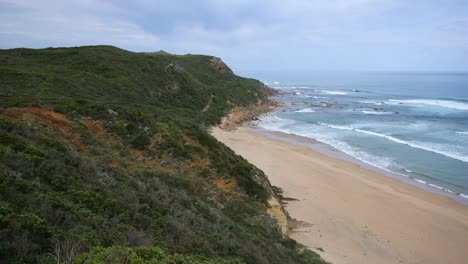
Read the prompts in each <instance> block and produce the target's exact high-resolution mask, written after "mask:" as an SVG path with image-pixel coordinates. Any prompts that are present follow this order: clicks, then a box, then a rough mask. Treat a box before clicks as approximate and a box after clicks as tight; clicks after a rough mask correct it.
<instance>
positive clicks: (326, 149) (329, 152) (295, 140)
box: [245, 123, 468, 206]
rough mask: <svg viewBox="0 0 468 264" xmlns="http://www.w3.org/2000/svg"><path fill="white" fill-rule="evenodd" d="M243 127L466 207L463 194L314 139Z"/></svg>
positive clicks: (248, 124)
mask: <svg viewBox="0 0 468 264" xmlns="http://www.w3.org/2000/svg"><path fill="white" fill-rule="evenodd" d="M245 125H246V126H249V127H251V128H252V130H253V131H255V132H256V133H259V134H262V135H264V136H266V137H269V138H272V139H276V140H280V141H286V142H289V143H292V144H296V145H301V146H305V147H308V148H310V149H311V150H313V151H315V152H319V153H321V154H323V155H326V156H328V157H331V158H336V159H340V160H344V161H348V162H351V163H354V164H356V165H359V166H361V167H363V168H366V169H368V170H372V171H374V172H377V173H379V174H382V175H385V176H387V177H391V178H393V179H395V180H397V181H400V182H402V183H405V184H409V185H411V186H414V187H416V188H418V189H421V190H424V191H427V192H430V193H433V194H437V195H442V196H447V197H449V198H451V199H452V200H454V201H456V202H457V203H460V204H462V205H465V206H468V197H466V198H465V197H462V195H463V196H466V195H464V194H458V193H455V192H453V191H451V190H448V189H445V188H442V187H439V186H436V185H433V184H430V183H428V182H424V181H422V180H419V179H417V178H414V177H412V176H408V175H403V174H400V173H396V172H393V171H390V170H386V169H384V168H380V167H377V166H375V165H373V164H369V163H367V162H365V161H362V160H359V159H357V158H355V157H353V156H351V155H349V154H347V153H344V152H342V151H340V150H338V149H336V148H334V147H333V146H330V145H328V144H326V143H323V142H320V141H318V140H316V139H313V138H308V137H303V136H299V135H294V134H288V133H284V132H280V131H272V130H268V129H265V128H262V127H259V126H256V125H254V124H252V123H246V124H245Z"/></svg>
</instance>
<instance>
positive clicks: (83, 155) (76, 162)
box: [0, 46, 323, 263]
mask: <svg viewBox="0 0 468 264" xmlns="http://www.w3.org/2000/svg"><path fill="white" fill-rule="evenodd" d="M213 61H215V62H216V65H214V64H213ZM223 65H224V64H223V63H221V62H220V61H219V60H213V58H212V57H209V56H201V55H184V56H176V55H170V54H168V53H165V52H159V53H133V52H128V51H125V50H121V49H118V48H115V47H110V46H93V47H79V48H57V49H41V50H31V49H13V50H3V51H0V98H1V100H0V262H3V261H4V262H11V263H323V261H322V260H321V259H320V258H319V257H318V255H317V254H315V253H314V252H312V251H309V250H307V249H305V248H303V247H302V246H301V245H299V244H297V243H296V242H295V241H294V240H292V239H289V238H287V237H284V236H283V235H282V234H281V232H280V230H279V228H278V226H277V225H276V223H275V220H274V219H272V218H271V217H270V216H269V215H268V214H267V213H266V209H267V203H266V201H267V200H268V198H269V197H270V196H271V195H272V191H271V187H270V185H269V183H268V180H267V179H266V177H265V175H264V174H263V172H262V171H260V170H258V169H257V168H256V167H254V166H253V165H251V164H250V163H248V162H247V161H246V160H244V159H243V158H242V157H240V156H237V155H235V154H234V153H233V152H232V151H231V150H230V149H229V148H227V147H226V146H224V145H223V144H221V143H220V142H218V141H217V140H216V139H215V138H213V137H212V136H211V135H210V134H209V133H208V132H207V129H208V128H209V127H211V126H213V125H215V124H218V123H219V122H220V120H221V117H222V116H224V115H225V114H226V113H227V112H228V111H229V110H230V109H231V108H232V107H234V106H237V107H245V106H249V105H252V104H255V103H256V102H257V101H258V100H266V98H267V96H268V95H269V93H271V91H270V90H269V89H266V88H265V87H264V86H263V85H262V84H261V83H260V82H258V81H256V80H253V79H246V78H241V77H238V76H236V75H234V74H233V72H232V71H231V70H230V69H229V68H226V67H227V66H225V65H224V66H223ZM220 181H222V182H224V183H228V186H229V188H220V186H219V184H217V183H219V182H220Z"/></svg>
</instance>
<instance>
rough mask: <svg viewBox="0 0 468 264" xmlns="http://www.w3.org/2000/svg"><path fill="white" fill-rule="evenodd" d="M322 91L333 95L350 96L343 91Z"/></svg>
mask: <svg viewBox="0 0 468 264" xmlns="http://www.w3.org/2000/svg"><path fill="white" fill-rule="evenodd" d="M320 91H321V92H323V93H326V94H333V95H347V94H348V93H347V92H343V91H332V90H320Z"/></svg>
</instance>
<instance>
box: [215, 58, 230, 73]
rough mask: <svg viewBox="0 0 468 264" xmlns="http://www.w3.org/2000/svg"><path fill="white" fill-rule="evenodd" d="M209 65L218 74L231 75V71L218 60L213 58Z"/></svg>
mask: <svg viewBox="0 0 468 264" xmlns="http://www.w3.org/2000/svg"><path fill="white" fill-rule="evenodd" d="M210 65H211V67H213V69H215V71H216V72H218V73H227V72H228V73H232V70H231V69H230V68H229V67H228V66H227V65H226V64H225V63H224V62H223V61H222V60H221V59H220V58H216V57H213V58H212V59H211V60H210Z"/></svg>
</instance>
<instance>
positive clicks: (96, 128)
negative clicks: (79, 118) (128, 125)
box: [83, 119, 110, 139]
mask: <svg viewBox="0 0 468 264" xmlns="http://www.w3.org/2000/svg"><path fill="white" fill-rule="evenodd" d="M83 124H84V125H85V126H86V127H87V128H88V129H89V130H90V131H91V132H93V133H94V134H95V135H96V136H97V137H98V138H105V139H110V137H109V135H108V134H107V129H106V128H105V127H104V125H103V124H101V122H99V121H95V120H92V119H87V120H84V121H83Z"/></svg>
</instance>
